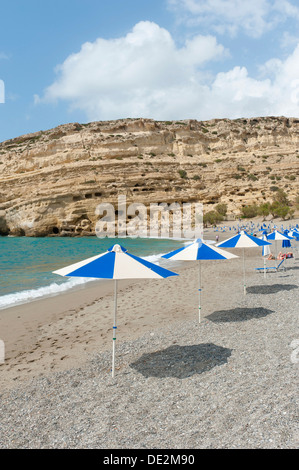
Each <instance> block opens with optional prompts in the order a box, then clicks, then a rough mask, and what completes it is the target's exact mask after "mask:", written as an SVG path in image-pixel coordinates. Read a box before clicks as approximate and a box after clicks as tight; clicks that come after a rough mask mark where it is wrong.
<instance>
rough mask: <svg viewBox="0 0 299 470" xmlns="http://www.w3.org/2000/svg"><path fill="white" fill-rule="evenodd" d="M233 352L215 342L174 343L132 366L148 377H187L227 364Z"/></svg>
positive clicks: (142, 357) (141, 358)
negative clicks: (181, 344)
mask: <svg viewBox="0 0 299 470" xmlns="http://www.w3.org/2000/svg"><path fill="white" fill-rule="evenodd" d="M231 352H232V350H231V349H228V348H224V347H222V346H217V345H216V344H213V343H203V344H198V345H192V346H179V345H173V346H170V347H169V348H166V349H163V350H161V351H157V352H153V353H148V354H143V355H142V356H141V357H140V358H139V359H138V360H137V361H136V362H133V363H132V364H130V367H131V368H132V369H135V370H136V371H137V372H139V373H140V374H142V375H143V376H144V377H147V378H148V377H158V378H165V377H175V378H177V379H185V378H187V377H191V376H192V375H195V374H202V373H203V372H207V371H209V370H211V369H213V367H216V366H221V365H223V364H226V363H227V360H228V358H229V357H230V356H231Z"/></svg>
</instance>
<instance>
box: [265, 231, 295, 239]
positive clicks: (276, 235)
mask: <svg viewBox="0 0 299 470" xmlns="http://www.w3.org/2000/svg"><path fill="white" fill-rule="evenodd" d="M290 239H291V237H289V236H288V235H285V234H284V233H281V232H279V231H278V230H274V231H273V232H271V233H269V235H268V240H274V241H276V240H290Z"/></svg>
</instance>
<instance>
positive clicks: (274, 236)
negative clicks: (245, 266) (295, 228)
mask: <svg viewBox="0 0 299 470" xmlns="http://www.w3.org/2000/svg"><path fill="white" fill-rule="evenodd" d="M268 240H272V241H274V242H275V243H274V246H275V266H277V247H276V242H277V241H282V242H283V241H290V240H291V237H289V236H287V235H285V234H284V233H281V232H279V231H278V230H274V231H273V232H272V233H269V235H268Z"/></svg>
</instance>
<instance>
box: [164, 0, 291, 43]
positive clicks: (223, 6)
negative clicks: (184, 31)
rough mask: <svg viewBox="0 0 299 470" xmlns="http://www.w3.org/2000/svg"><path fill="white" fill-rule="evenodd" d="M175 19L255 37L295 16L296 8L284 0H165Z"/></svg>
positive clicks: (223, 31) (219, 30)
mask: <svg viewBox="0 0 299 470" xmlns="http://www.w3.org/2000/svg"><path fill="white" fill-rule="evenodd" d="M168 4H169V5H170V7H171V8H172V9H174V11H176V12H177V13H178V18H179V21H183V22H186V23H187V24H189V25H192V24H193V25H195V24H197V25H201V26H203V27H208V28H210V29H211V28H212V29H213V30H214V31H217V32H218V33H229V34H230V35H231V36H235V35H236V34H237V33H238V32H240V31H241V32H244V33H245V34H247V35H248V36H250V37H254V38H258V37H260V36H261V35H262V34H264V33H265V32H267V31H269V30H271V29H273V28H274V27H275V26H277V25H278V24H280V23H283V22H285V21H286V20H287V19H289V18H292V19H294V18H296V19H297V20H298V19H299V8H298V7H297V6H295V5H294V4H293V3H291V2H290V1H288V0H279V1H278V0H275V1H273V0H250V1H244V0H168Z"/></svg>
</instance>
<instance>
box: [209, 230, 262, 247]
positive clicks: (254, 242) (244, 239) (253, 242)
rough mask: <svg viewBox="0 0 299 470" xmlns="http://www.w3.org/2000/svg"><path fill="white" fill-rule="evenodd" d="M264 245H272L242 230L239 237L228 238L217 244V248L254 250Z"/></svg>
mask: <svg viewBox="0 0 299 470" xmlns="http://www.w3.org/2000/svg"><path fill="white" fill-rule="evenodd" d="M264 245H271V243H269V242H267V241H264V240H261V239H259V238H257V237H254V236H252V235H248V233H246V232H245V231H244V230H242V231H241V232H240V233H238V235H235V236H234V237H231V238H228V239H227V240H224V241H223V242H221V243H217V245H216V246H221V248H253V247H257V246H264Z"/></svg>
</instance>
